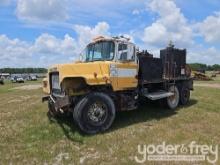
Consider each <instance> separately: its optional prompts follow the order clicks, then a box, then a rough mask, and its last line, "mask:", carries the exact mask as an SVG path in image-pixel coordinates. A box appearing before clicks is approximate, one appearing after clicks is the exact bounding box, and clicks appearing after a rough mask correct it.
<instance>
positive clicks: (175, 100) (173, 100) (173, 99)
mask: <svg viewBox="0 0 220 165" xmlns="http://www.w3.org/2000/svg"><path fill="white" fill-rule="evenodd" d="M169 92H173V93H174V95H173V96H170V97H168V98H167V99H166V103H167V107H168V108H169V109H171V110H174V109H176V108H177V107H178V105H179V101H180V94H179V90H178V88H177V87H176V86H175V85H173V86H170V88H169Z"/></svg>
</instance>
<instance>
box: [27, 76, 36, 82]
mask: <svg viewBox="0 0 220 165" xmlns="http://www.w3.org/2000/svg"><path fill="white" fill-rule="evenodd" d="M29 80H30V81H37V76H29Z"/></svg>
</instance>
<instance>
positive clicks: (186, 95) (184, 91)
mask: <svg viewBox="0 0 220 165" xmlns="http://www.w3.org/2000/svg"><path fill="white" fill-rule="evenodd" d="M179 93H180V104H181V105H186V104H188V103H189V100H190V90H189V88H188V87H187V86H186V85H184V84H181V85H180V86H179Z"/></svg>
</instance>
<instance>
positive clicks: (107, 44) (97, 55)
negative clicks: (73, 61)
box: [83, 41, 115, 62]
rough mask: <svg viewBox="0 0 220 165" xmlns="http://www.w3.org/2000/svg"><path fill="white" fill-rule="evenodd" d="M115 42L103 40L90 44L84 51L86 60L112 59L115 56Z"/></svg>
mask: <svg viewBox="0 0 220 165" xmlns="http://www.w3.org/2000/svg"><path fill="white" fill-rule="evenodd" d="M114 54H115V44H114V42H112V41H101V42H97V43H94V44H89V45H88V46H87V48H86V49H85V51H84V54H83V55H84V56H85V57H84V61H86V62H88V61H110V60H112V59H113V58H114Z"/></svg>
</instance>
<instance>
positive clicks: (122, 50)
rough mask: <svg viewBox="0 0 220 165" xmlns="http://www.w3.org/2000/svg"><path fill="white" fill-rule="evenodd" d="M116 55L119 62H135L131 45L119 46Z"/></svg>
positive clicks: (133, 49)
mask: <svg viewBox="0 0 220 165" xmlns="http://www.w3.org/2000/svg"><path fill="white" fill-rule="evenodd" d="M118 54H119V60H121V61H134V60H135V48H134V46H133V45H131V44H119V45H118Z"/></svg>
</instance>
